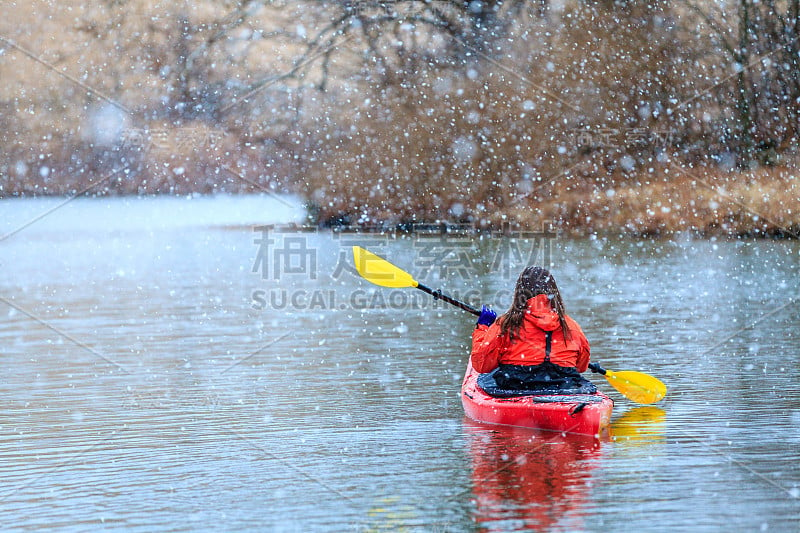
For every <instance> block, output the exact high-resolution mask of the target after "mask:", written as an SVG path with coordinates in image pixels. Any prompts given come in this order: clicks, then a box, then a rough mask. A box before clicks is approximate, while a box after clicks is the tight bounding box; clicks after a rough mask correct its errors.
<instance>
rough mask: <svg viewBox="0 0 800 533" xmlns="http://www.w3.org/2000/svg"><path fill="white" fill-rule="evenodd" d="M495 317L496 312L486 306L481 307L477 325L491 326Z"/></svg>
mask: <svg viewBox="0 0 800 533" xmlns="http://www.w3.org/2000/svg"><path fill="white" fill-rule="evenodd" d="M496 318H497V313H495V312H494V311H492V310H491V309H489V308H488V307H486V306H485V305H484V306H483V307H481V316H479V317H478V325H479V326H491V325H492V324H494V320H495V319H496Z"/></svg>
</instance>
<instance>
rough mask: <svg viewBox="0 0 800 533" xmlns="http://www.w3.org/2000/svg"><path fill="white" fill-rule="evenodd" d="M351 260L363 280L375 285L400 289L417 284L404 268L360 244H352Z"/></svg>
mask: <svg viewBox="0 0 800 533" xmlns="http://www.w3.org/2000/svg"><path fill="white" fill-rule="evenodd" d="M353 262H354V264H355V265H356V270H358V273H359V274H361V276H363V278H364V279H365V280H367V281H370V282H372V283H374V284H375V285H380V286H381V287H389V288H390V289H402V288H405V287H416V286H417V285H419V284H418V283H417V282H416V280H415V279H414V278H413V277H411V274H409V273H408V272H406V271H405V270H402V269H400V268H398V267H396V266H394V265H393V264H391V263H390V262H389V261H387V260H386V259H384V258H382V257H380V256H377V255H375V254H373V253H372V252H370V251H369V250H366V249H364V248H362V247H360V246H353Z"/></svg>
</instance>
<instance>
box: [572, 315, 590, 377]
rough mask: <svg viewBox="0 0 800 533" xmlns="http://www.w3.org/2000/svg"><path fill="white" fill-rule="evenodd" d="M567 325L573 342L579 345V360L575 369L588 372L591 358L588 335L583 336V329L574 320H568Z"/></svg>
mask: <svg viewBox="0 0 800 533" xmlns="http://www.w3.org/2000/svg"><path fill="white" fill-rule="evenodd" d="M567 324H568V325H569V331H570V333H571V335H572V340H573V341H574V342H576V343H577V344H578V360H577V361H576V362H575V368H577V369H578V372H586V370H587V369H588V368H589V359H590V358H591V348H590V347H589V341H588V340H587V339H586V335H584V334H583V330H582V329H581V327H580V326H579V325H578V323H577V322H575V321H574V320H572V318H568V322H567Z"/></svg>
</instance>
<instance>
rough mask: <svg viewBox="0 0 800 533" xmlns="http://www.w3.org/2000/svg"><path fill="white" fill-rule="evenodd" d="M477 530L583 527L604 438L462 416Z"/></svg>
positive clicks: (541, 529) (535, 529)
mask: <svg viewBox="0 0 800 533" xmlns="http://www.w3.org/2000/svg"><path fill="white" fill-rule="evenodd" d="M464 431H465V433H466V435H467V440H468V446H469V452H470V456H471V458H472V491H473V495H474V498H475V500H474V501H475V507H476V508H475V517H474V519H475V522H476V523H477V524H479V525H480V531H486V532H489V531H509V530H533V531H546V530H549V529H551V528H552V527H553V526H555V525H556V524H559V525H560V526H561V527H563V528H565V529H569V530H574V529H583V515H584V510H583V507H584V503H585V501H586V493H587V491H589V490H590V488H591V481H592V470H593V469H594V468H595V467H596V466H597V463H598V461H597V459H598V457H599V456H600V454H601V446H602V442H601V441H600V440H598V439H597V438H595V437H590V436H583V435H563V434H561V433H552V432H542V431H536V430H531V429H525V428H514V427H506V426H493V425H487V424H480V423H477V422H473V421H471V420H469V419H465V420H464Z"/></svg>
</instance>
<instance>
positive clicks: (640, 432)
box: [610, 405, 667, 444]
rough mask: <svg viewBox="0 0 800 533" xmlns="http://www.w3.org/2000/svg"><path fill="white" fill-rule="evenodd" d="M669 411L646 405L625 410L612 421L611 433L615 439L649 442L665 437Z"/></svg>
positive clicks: (641, 442)
mask: <svg viewBox="0 0 800 533" xmlns="http://www.w3.org/2000/svg"><path fill="white" fill-rule="evenodd" d="M666 422H667V413H666V411H664V410H663V409H660V408H658V407H653V406H652V405H646V406H643V407H636V408H634V409H631V410H630V411H627V412H625V413H624V414H623V415H622V416H621V417H619V418H618V419H616V420H615V421H613V422H612V423H611V428H610V433H611V437H612V438H613V439H614V440H615V441H623V442H631V443H638V444H649V443H653V442H658V441H661V440H663V439H664V430H665V428H666V425H667V424H666Z"/></svg>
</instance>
